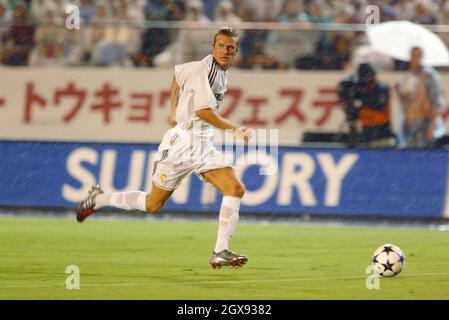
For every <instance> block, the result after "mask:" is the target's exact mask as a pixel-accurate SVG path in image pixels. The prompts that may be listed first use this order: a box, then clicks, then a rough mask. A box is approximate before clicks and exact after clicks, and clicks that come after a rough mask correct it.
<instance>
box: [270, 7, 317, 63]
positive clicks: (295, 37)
mask: <svg viewBox="0 0 449 320" xmlns="http://www.w3.org/2000/svg"><path fill="white" fill-rule="evenodd" d="M303 9H304V8H303V5H302V1H301V0H287V1H286V3H285V6H284V8H283V9H282V11H281V14H280V16H279V19H278V21H279V22H281V23H298V22H302V23H304V27H305V28H307V25H308V24H309V17H308V15H307V13H305V11H304V10H303ZM313 51H314V38H313V37H311V34H310V31H307V30H273V31H271V32H270V33H269V35H268V39H267V53H268V54H269V55H270V56H272V57H276V59H277V60H278V61H279V62H280V63H282V64H283V65H284V66H285V67H292V66H294V64H295V61H296V59H298V58H299V57H304V56H307V55H311V54H312V53H313Z"/></svg>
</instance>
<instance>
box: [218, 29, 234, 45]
mask: <svg viewBox="0 0 449 320" xmlns="http://www.w3.org/2000/svg"><path fill="white" fill-rule="evenodd" d="M220 34H222V35H225V36H228V37H231V38H237V47H238V46H239V34H238V33H237V31H235V30H234V29H232V28H231V27H222V28H220V29H219V30H218V31H217V32H216V33H215V35H214V44H215V42H216V41H217V37H218V35H220Z"/></svg>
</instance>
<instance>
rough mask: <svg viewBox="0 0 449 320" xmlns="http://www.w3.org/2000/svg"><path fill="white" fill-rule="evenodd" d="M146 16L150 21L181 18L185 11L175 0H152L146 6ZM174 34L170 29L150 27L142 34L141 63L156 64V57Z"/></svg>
mask: <svg viewBox="0 0 449 320" xmlns="http://www.w3.org/2000/svg"><path fill="white" fill-rule="evenodd" d="M145 16H146V17H145V18H146V20H148V21H174V20H181V19H182V16H183V12H182V10H181V8H180V7H179V6H178V5H177V4H176V3H174V2H172V1H168V0H150V1H148V2H147V5H146V6H145ZM171 39H172V35H171V33H170V29H166V28H148V29H146V30H145V31H144V33H143V34H142V48H141V53H142V56H141V57H140V60H139V62H138V64H139V65H148V66H154V58H155V57H156V56H157V55H158V54H160V53H161V52H162V51H163V50H164V49H165V48H166V47H167V46H168V45H169V44H170V43H171Z"/></svg>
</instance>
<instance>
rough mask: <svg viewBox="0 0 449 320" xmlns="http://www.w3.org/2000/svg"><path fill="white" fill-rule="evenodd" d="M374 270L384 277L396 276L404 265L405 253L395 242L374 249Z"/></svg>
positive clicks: (372, 259)
mask: <svg viewBox="0 0 449 320" xmlns="http://www.w3.org/2000/svg"><path fill="white" fill-rule="evenodd" d="M371 261H372V262H373V266H374V270H375V271H376V272H377V273H378V274H380V275H381V276H383V277H394V276H395V275H397V274H398V273H400V272H401V270H402V268H403V267H404V262H405V255H404V253H403V252H402V250H401V249H400V248H399V247H398V246H395V245H393V244H389V243H387V244H384V245H383V246H380V247H379V248H378V249H377V250H376V251H374V254H373V257H372V258H371Z"/></svg>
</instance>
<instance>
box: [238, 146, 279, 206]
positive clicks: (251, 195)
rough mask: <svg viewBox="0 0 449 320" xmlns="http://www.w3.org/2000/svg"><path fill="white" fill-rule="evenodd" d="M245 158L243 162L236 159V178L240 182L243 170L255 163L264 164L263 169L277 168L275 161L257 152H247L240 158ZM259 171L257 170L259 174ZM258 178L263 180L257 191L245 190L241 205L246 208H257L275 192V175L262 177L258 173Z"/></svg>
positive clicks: (276, 181)
mask: <svg viewBox="0 0 449 320" xmlns="http://www.w3.org/2000/svg"><path fill="white" fill-rule="evenodd" d="M243 157H245V161H241V160H240V159H237V165H236V166H235V171H236V176H237V178H239V179H240V180H242V177H243V174H244V172H245V170H246V169H247V168H248V167H249V166H251V165H254V164H256V163H259V164H260V163H262V164H264V166H261V167H262V168H263V167H265V166H266V167H269V168H274V167H276V168H277V164H278V163H277V160H276V159H274V158H273V157H272V156H270V155H269V154H266V153H265V154H263V153H261V152H259V151H257V152H256V151H254V152H248V153H247V154H246V155H245V156H241V158H243ZM260 171H261V170H259V172H260ZM276 171H277V170H276ZM260 177H262V178H264V180H265V181H264V183H263V185H262V186H260V187H259V189H258V190H254V191H252V190H246V192H245V196H244V197H243V199H242V204H244V205H247V206H257V205H260V204H262V203H264V202H265V201H267V200H268V199H269V198H270V197H271V196H272V195H273V194H274V193H275V192H276V188H277V186H278V178H279V176H278V175H277V174H270V175H263V174H261V173H260Z"/></svg>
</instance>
